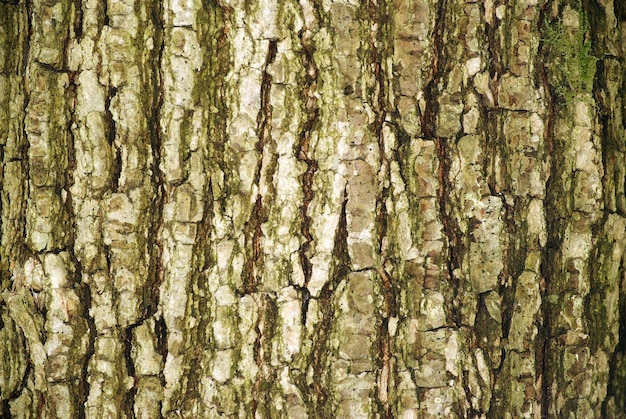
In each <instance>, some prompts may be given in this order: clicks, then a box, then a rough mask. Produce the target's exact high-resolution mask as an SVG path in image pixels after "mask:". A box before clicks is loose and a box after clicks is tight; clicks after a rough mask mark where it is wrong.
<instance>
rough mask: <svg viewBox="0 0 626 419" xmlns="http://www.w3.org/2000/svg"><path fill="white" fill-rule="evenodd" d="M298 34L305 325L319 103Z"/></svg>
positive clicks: (308, 48)
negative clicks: (314, 140) (313, 155)
mask: <svg viewBox="0 0 626 419" xmlns="http://www.w3.org/2000/svg"><path fill="white" fill-rule="evenodd" d="M299 36H300V42H301V47H302V64H303V66H304V70H305V80H304V86H303V88H302V97H303V98H304V106H303V108H304V109H303V111H304V113H305V115H307V116H308V119H307V120H306V121H305V122H304V125H303V127H302V129H301V131H300V134H299V138H298V144H297V148H296V150H295V155H296V158H297V159H298V160H299V161H302V162H304V163H305V164H306V171H305V172H304V174H303V175H302V194H303V195H304V200H303V202H302V205H301V206H300V221H301V228H300V231H301V233H302V237H303V238H304V240H303V241H302V244H301V245H300V249H299V250H298V254H299V259H300V264H301V266H302V272H303V274H304V285H303V286H302V287H301V288H300V291H301V293H302V324H303V325H304V324H306V317H307V312H308V309H309V298H310V296H311V293H310V292H309V289H308V284H309V281H310V280H311V274H312V272H313V265H312V264H311V261H310V259H309V253H310V247H311V243H312V242H313V236H312V234H311V218H310V217H309V214H308V210H309V205H310V204H311V201H312V200H313V176H315V172H317V169H318V165H317V162H316V161H315V160H314V159H312V158H311V156H310V154H311V152H310V150H309V144H310V140H311V133H312V131H313V130H314V129H315V125H316V124H317V122H318V117H319V107H318V104H317V97H316V95H315V91H316V89H317V75H318V70H317V65H316V64H315V60H314V58H313V46H312V45H311V40H310V39H309V37H308V36H307V35H305V33H304V32H300V34H299Z"/></svg>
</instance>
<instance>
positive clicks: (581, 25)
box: [543, 7, 597, 105]
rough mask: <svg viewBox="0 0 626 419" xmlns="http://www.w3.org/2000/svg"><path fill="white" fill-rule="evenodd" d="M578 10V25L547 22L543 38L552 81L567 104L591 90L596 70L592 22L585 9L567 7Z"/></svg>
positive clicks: (554, 87)
mask: <svg viewBox="0 0 626 419" xmlns="http://www.w3.org/2000/svg"><path fill="white" fill-rule="evenodd" d="M567 12H569V13H570V16H571V14H573V13H575V14H578V27H575V26H573V25H566V24H565V23H564V20H565V19H558V20H556V21H554V22H552V23H549V24H547V25H545V27H544V30H543V36H544V37H543V42H544V45H545V46H546V47H547V54H548V60H549V61H550V62H551V64H552V65H551V66H550V79H549V80H550V85H551V86H552V88H553V89H554V90H555V92H556V93H557V95H558V97H559V98H560V99H561V100H563V101H564V102H565V103H566V104H567V105H569V104H570V103H571V101H572V100H573V99H574V97H576V96H577V95H579V94H584V93H591V90H592V89H593V79H594V76H595V74H596V61H597V59H596V57H594V56H593V55H592V54H591V40H590V39H589V37H588V32H589V23H588V22H587V18H586V17H585V14H584V12H583V10H582V7H577V8H576V10H572V9H569V10H566V13H567Z"/></svg>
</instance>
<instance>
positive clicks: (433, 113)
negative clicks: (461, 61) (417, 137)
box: [422, 0, 448, 140]
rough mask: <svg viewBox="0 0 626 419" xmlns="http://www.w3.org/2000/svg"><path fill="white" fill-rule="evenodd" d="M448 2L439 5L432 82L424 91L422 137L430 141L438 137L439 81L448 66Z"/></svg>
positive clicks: (434, 29) (431, 73)
mask: <svg viewBox="0 0 626 419" xmlns="http://www.w3.org/2000/svg"><path fill="white" fill-rule="evenodd" d="M447 5H448V0H440V1H439V3H438V5H437V19H436V21H435V25H434V28H433V34H432V36H433V39H432V47H433V51H432V54H433V62H432V66H431V72H430V81H429V82H428V84H427V85H426V88H425V89H424V100H425V105H426V106H425V109H424V111H423V114H422V135H423V137H424V138H426V139H428V140H434V139H436V137H437V133H436V130H437V128H436V126H437V113H438V112H439V101H438V95H439V81H440V80H441V78H442V77H443V73H444V71H445V66H446V56H445V53H444V48H445V43H444V31H445V27H446V25H445V24H446V18H447Z"/></svg>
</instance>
